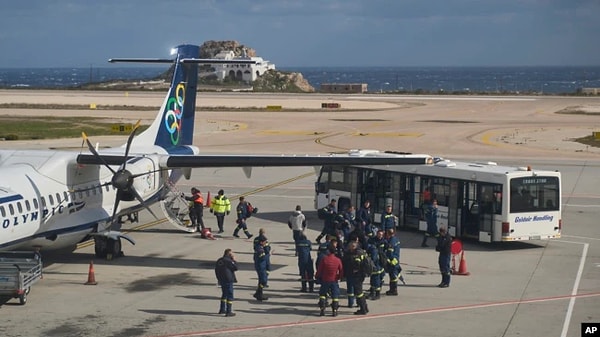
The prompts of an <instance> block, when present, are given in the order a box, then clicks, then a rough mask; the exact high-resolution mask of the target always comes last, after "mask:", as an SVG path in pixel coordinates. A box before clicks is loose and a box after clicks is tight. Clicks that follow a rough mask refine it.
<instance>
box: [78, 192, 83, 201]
mask: <svg viewBox="0 0 600 337" xmlns="http://www.w3.org/2000/svg"><path fill="white" fill-rule="evenodd" d="M77 196H78V197H79V199H83V192H81V191H79V192H78V193H77Z"/></svg>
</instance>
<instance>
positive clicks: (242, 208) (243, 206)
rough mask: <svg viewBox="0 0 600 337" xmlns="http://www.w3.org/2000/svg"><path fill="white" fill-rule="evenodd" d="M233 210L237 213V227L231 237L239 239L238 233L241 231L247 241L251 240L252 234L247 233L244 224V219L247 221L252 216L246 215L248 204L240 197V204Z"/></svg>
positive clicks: (246, 226)
mask: <svg viewBox="0 0 600 337" xmlns="http://www.w3.org/2000/svg"><path fill="white" fill-rule="evenodd" d="M235 210H236V213H237V220H236V222H237V227H236V228H235V230H234V231H233V236H235V237H236V238H239V237H240V236H239V235H238V233H239V231H240V230H243V231H244V234H246V237H247V238H248V239H250V238H252V234H250V232H249V231H248V225H247V224H246V219H248V218H249V217H250V216H251V215H252V214H248V202H247V201H246V199H245V198H244V197H243V196H241V197H240V202H239V204H238V205H237V207H236V208H235Z"/></svg>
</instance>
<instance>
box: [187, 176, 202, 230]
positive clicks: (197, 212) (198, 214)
mask: <svg viewBox="0 0 600 337" xmlns="http://www.w3.org/2000/svg"><path fill="white" fill-rule="evenodd" d="M191 192H192V195H191V196H190V197H186V196H184V198H185V200H187V201H190V202H191V203H192V204H191V205H190V220H191V221H192V225H193V226H194V227H196V228H197V230H198V232H201V231H202V230H203V229H204V220H202V217H203V216H204V198H203V197H202V193H200V190H199V189H197V188H195V187H192V190H191Z"/></svg>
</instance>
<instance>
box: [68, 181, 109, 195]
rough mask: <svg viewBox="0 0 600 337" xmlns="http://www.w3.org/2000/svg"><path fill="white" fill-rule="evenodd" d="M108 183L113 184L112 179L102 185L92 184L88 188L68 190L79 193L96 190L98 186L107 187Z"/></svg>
mask: <svg viewBox="0 0 600 337" xmlns="http://www.w3.org/2000/svg"><path fill="white" fill-rule="evenodd" d="M107 185H112V183H111V182H110V181H108V182H105V183H103V184H100V185H96V186H92V187H88V188H82V189H79V190H69V191H68V192H69V193H77V192H85V191H93V190H95V189H97V188H103V187H105V186H107Z"/></svg>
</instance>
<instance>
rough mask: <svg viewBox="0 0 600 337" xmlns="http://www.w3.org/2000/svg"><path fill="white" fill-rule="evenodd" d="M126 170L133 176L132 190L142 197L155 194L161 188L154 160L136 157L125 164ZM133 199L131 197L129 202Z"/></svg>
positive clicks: (157, 168)
mask: <svg viewBox="0 0 600 337" xmlns="http://www.w3.org/2000/svg"><path fill="white" fill-rule="evenodd" d="M127 170H128V171H130V172H131V173H132V174H133V175H134V176H135V178H134V180H133V185H132V188H133V189H135V190H136V191H137V193H138V194H139V195H140V196H141V197H142V198H146V197H148V196H151V195H153V194H154V193H156V191H157V190H158V189H160V187H161V186H162V182H161V179H160V171H159V167H158V165H157V160H156V158H151V157H136V158H133V159H131V160H129V161H128V162H127ZM134 199H135V198H134V197H133V196H132V199H131V200H134Z"/></svg>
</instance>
